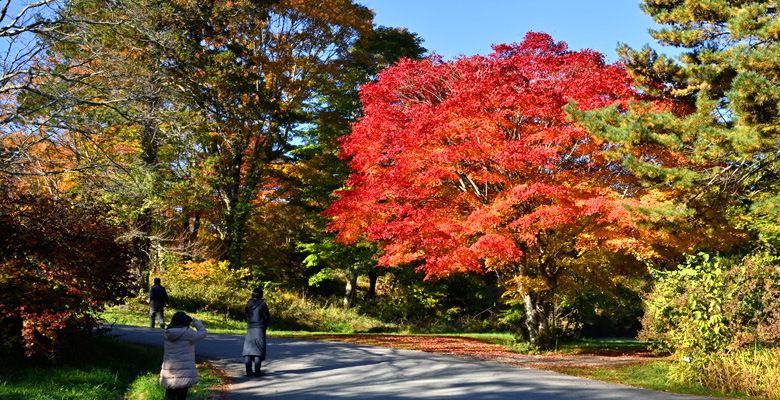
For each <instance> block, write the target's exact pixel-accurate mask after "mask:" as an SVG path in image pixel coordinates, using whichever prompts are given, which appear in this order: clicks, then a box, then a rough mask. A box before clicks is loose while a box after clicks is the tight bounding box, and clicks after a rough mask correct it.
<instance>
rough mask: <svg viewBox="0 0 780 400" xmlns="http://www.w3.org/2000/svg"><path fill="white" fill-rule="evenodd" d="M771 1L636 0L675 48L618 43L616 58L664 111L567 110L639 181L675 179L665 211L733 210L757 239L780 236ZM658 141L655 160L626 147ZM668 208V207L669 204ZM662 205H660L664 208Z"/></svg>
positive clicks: (779, 52)
mask: <svg viewBox="0 0 780 400" xmlns="http://www.w3.org/2000/svg"><path fill="white" fill-rule="evenodd" d="M776 3H777V2H776V1H773V0H758V1H755V0H754V1H745V0H686V1H682V0H643V1H642V3H641V5H640V7H641V8H642V10H643V11H644V12H645V13H647V14H649V15H650V16H651V17H652V18H653V19H654V20H655V22H657V23H658V24H661V25H662V26H663V28H661V29H658V30H651V31H650V33H651V35H652V36H653V38H655V39H656V40H657V41H658V42H659V43H661V44H662V45H667V46H674V47H677V48H681V49H683V50H684V51H683V52H682V54H680V55H679V56H677V57H676V58H671V57H668V56H666V55H663V54H661V55H659V54H657V53H656V52H655V51H654V50H652V49H650V48H649V47H647V46H646V47H645V48H643V49H641V50H635V49H631V48H629V47H628V46H626V45H621V46H620V48H619V49H618V52H619V55H620V57H621V61H622V62H623V64H624V65H625V66H626V68H627V70H628V71H629V73H630V74H631V75H632V76H633V77H634V79H635V80H636V83H637V84H638V85H640V86H641V87H642V89H643V93H644V94H646V95H647V96H648V97H653V98H659V97H660V98H663V99H667V100H669V102H670V107H669V108H668V109H665V110H657V109H656V110H650V109H649V108H648V106H647V105H644V104H641V103H640V104H634V105H633V106H632V107H629V109H627V110H619V109H618V108H617V107H612V108H610V109H606V110H601V111H597V112H591V113H587V114H586V113H579V112H577V111H575V110H574V109H573V107H572V109H571V114H572V116H573V118H574V119H575V120H577V121H579V122H580V123H582V124H584V125H585V126H586V127H588V128H589V129H591V130H592V131H593V132H594V133H596V134H597V135H599V136H601V137H603V138H604V139H606V140H608V141H611V142H614V143H617V144H618V145H616V146H614V147H615V151H614V153H615V156H616V157H622V158H623V159H624V164H625V165H626V166H627V167H628V168H629V169H630V170H631V171H632V172H634V173H636V174H637V175H638V176H640V177H642V178H643V180H642V182H643V184H644V185H648V186H650V185H657V186H664V187H670V186H672V187H675V188H677V189H678V190H679V193H680V196H678V197H677V198H675V199H674V200H673V201H670V207H668V210H667V212H666V214H667V217H671V216H672V215H671V213H672V212H673V213H674V215H675V216H678V217H683V219H682V220H681V219H679V218H677V219H676V221H677V222H675V223H679V222H680V221H697V220H698V222H700V219H699V218H697V217H700V216H701V211H703V210H711V209H712V208H713V207H717V208H720V209H721V212H725V211H728V210H731V211H735V210H736V211H738V213H737V215H738V216H739V218H737V219H735V220H734V222H737V223H741V224H742V225H743V226H745V227H746V228H750V229H755V230H754V233H756V234H758V235H759V236H760V237H761V238H763V239H766V240H769V241H773V239H772V238H773V237H775V236H778V235H776V234H775V233H773V231H775V230H776V229H775V228H774V225H776V221H777V218H778V217H780V195H778V190H777V186H778V172H779V171H778V157H780V114H778V106H780V103H779V101H780V42H779V41H778V38H780V20H779V19H778V14H777V6H776ZM649 146H660V147H662V148H664V149H665V150H666V151H667V152H668V153H667V154H668V157H666V158H664V159H663V160H659V159H657V158H634V157H630V156H629V155H628V152H627V151H626V150H627V149H636V148H641V147H649ZM672 210H673V211H672ZM661 213H664V212H663V211H662V212H661Z"/></svg>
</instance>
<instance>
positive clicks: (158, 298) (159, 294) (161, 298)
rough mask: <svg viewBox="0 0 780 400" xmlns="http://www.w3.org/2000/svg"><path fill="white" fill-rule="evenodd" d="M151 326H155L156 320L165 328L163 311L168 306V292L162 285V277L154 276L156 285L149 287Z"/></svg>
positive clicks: (148, 300) (147, 300)
mask: <svg viewBox="0 0 780 400" xmlns="http://www.w3.org/2000/svg"><path fill="white" fill-rule="evenodd" d="M146 302H147V303H149V327H151V328H154V320H155V319H157V322H158V323H159V324H160V328H163V329H165V319H164V317H163V311H164V310H165V307H167V306H168V292H166V291H165V288H164V287H162V285H160V278H154V285H152V287H151V288H149V298H148V299H146Z"/></svg>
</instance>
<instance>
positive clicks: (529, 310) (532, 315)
mask: <svg viewBox="0 0 780 400" xmlns="http://www.w3.org/2000/svg"><path fill="white" fill-rule="evenodd" d="M523 303H524V304H525V324H526V327H527V328H528V335H529V339H530V341H531V345H532V346H534V347H537V348H539V349H541V350H547V349H549V348H550V346H551V345H552V339H553V337H552V331H551V330H550V323H549V321H550V307H551V304H549V301H547V299H546V296H544V295H543V294H542V293H528V294H524V295H523Z"/></svg>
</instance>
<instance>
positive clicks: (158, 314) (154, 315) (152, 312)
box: [149, 307, 165, 328]
mask: <svg viewBox="0 0 780 400" xmlns="http://www.w3.org/2000/svg"><path fill="white" fill-rule="evenodd" d="M155 319H157V323H158V324H160V328H165V320H164V319H163V307H158V308H152V307H149V327H151V328H154V320H155Z"/></svg>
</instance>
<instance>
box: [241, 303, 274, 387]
mask: <svg viewBox="0 0 780 400" xmlns="http://www.w3.org/2000/svg"><path fill="white" fill-rule="evenodd" d="M270 318H271V314H270V312H269V311H268V305H267V304H265V301H263V289H261V288H257V289H255V290H253V291H252V298H251V299H249V301H248V302H247V303H246V339H244V351H243V354H242V355H243V356H244V363H245V364H246V376H263V375H265V373H263V372H262V371H260V366H261V364H262V363H263V361H264V360H265V331H266V329H267V328H268V321H269V320H270ZM253 362H254V364H255V368H254V371H252V363H253Z"/></svg>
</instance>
